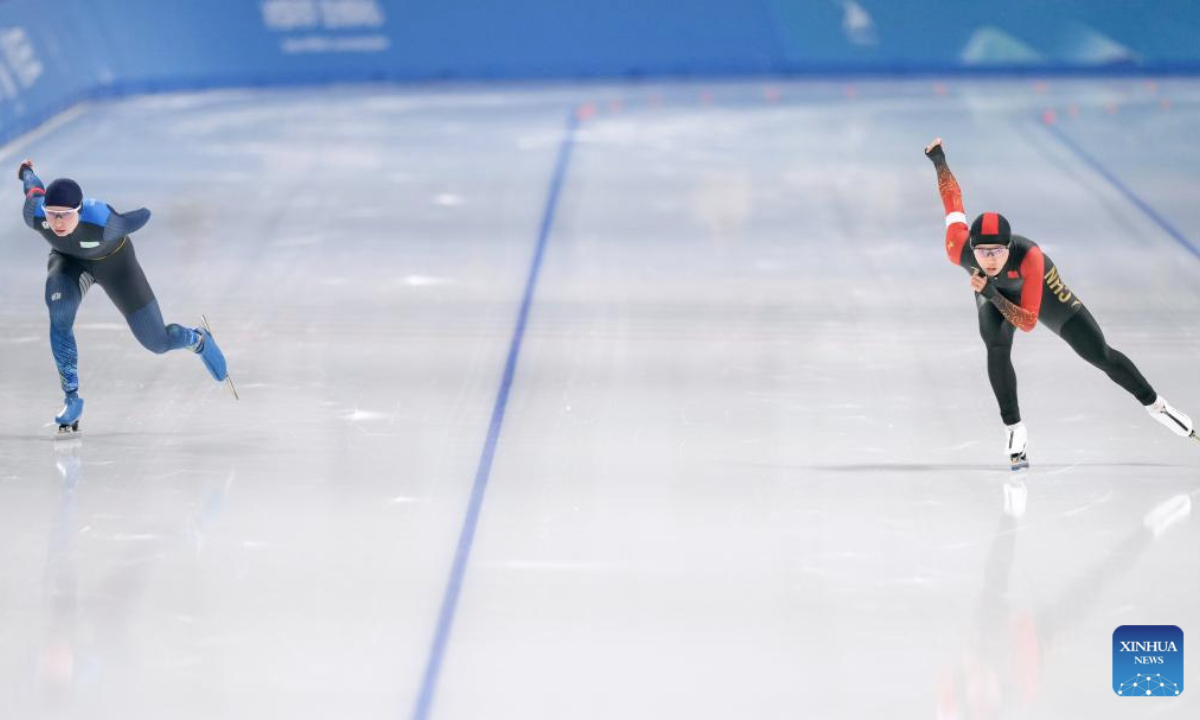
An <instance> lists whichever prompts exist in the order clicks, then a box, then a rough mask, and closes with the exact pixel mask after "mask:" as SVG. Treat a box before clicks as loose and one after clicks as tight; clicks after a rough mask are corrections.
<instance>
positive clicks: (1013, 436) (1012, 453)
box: [1005, 422, 1029, 472]
mask: <svg viewBox="0 0 1200 720" xmlns="http://www.w3.org/2000/svg"><path fill="white" fill-rule="evenodd" d="M1005 432H1006V434H1007V436H1008V446H1007V448H1006V450H1007V452H1008V461H1009V464H1010V465H1011V467H1012V471H1013V472H1017V471H1018V470H1024V469H1026V468H1028V467H1029V458H1028V457H1027V456H1026V455H1025V448H1026V446H1028V445H1029V432H1028V431H1027V430H1026V429H1025V423H1023V422H1019V423H1017V424H1016V425H1009V426H1007V427H1006V428H1005Z"/></svg>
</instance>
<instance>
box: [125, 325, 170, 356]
mask: <svg viewBox="0 0 1200 720" xmlns="http://www.w3.org/2000/svg"><path fill="white" fill-rule="evenodd" d="M134 336H135V337H137V339H138V342H140V343H141V344H142V347H144V348H146V349H147V350H149V351H150V352H152V353H154V354H155V355H162V354H163V353H165V352H167V351H168V350H170V349H171V339H170V337H168V336H167V331H166V328H163V329H162V331H161V332H157V333H154V332H144V331H143V332H135V333H134Z"/></svg>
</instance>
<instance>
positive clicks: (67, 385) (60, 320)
mask: <svg viewBox="0 0 1200 720" xmlns="http://www.w3.org/2000/svg"><path fill="white" fill-rule="evenodd" d="M47 270H48V273H47V276H46V308H47V309H48V310H49V312H50V350H51V352H53V353H54V362H55V364H57V365H58V377H59V381H60V382H61V383H62V389H63V392H64V393H65V394H68V395H70V394H73V393H75V392H77V391H78V390H79V367H78V365H79V349H78V347H77V346H76V344H75V329H74V328H75V314H76V313H77V312H78V310H79V305H80V303H82V302H83V296H84V294H85V293H86V292H87V289H88V287H89V286H90V285H91V276H90V275H89V274H88V273H87V272H86V271H85V270H84V268H83V266H82V265H80V264H79V263H77V262H75V261H73V260H71V259H70V258H68V257H66V256H65V255H61V254H59V253H57V252H53V253H51V254H50V262H49V266H48V268H47Z"/></svg>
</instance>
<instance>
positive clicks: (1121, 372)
mask: <svg viewBox="0 0 1200 720" xmlns="http://www.w3.org/2000/svg"><path fill="white" fill-rule="evenodd" d="M1058 334H1059V336H1060V337H1061V338H1062V339H1063V340H1066V341H1067V344H1068V345H1070V346H1071V348H1072V349H1073V350H1075V352H1076V353H1078V354H1079V356H1080V357H1081V358H1083V359H1084V360H1087V361H1088V362H1089V363H1091V364H1092V365H1095V366H1096V367H1098V368H1100V369H1101V370H1103V371H1104V372H1105V373H1106V374H1107V375H1108V377H1110V378H1111V379H1112V381H1113V382H1115V383H1116V384H1118V385H1120V386H1121V387H1123V388H1125V390H1127V391H1128V392H1129V393H1130V394H1131V395H1133V396H1134V397H1135V398H1137V399H1138V402H1140V403H1141V404H1142V405H1151V404H1153V403H1154V401H1155V399H1156V398H1157V397H1158V394H1157V393H1155V392H1154V388H1152V387H1150V383H1148V382H1146V378H1144V377H1142V374H1141V373H1140V372H1138V369H1137V367H1136V366H1135V365H1134V364H1133V363H1132V362H1131V361H1130V360H1129V358H1127V357H1125V355H1124V354H1122V353H1120V352H1118V351H1117V350H1114V349H1112V348H1111V347H1109V346H1108V343H1107V342H1106V341H1105V339H1104V333H1103V331H1101V330H1100V326H1099V325H1098V324H1096V320H1095V318H1093V317H1092V314H1091V313H1090V312H1088V310H1087V308H1081V309H1080V310H1079V312H1078V313H1077V314H1076V315H1075V317H1073V318H1071V319H1070V320H1068V321H1067V322H1066V324H1065V325H1063V327H1062V329H1061V330H1059V333H1058Z"/></svg>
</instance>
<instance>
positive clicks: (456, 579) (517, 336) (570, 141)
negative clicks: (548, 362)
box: [412, 112, 579, 720]
mask: <svg viewBox="0 0 1200 720" xmlns="http://www.w3.org/2000/svg"><path fill="white" fill-rule="evenodd" d="M578 124H579V121H578V119H577V117H576V115H575V113H574V112H572V113H571V114H570V117H569V118H568V119H567V126H566V129H565V130H564V131H563V138H562V141H561V143H560V145H559V148H558V163H557V164H556V165H555V167H554V175H553V177H552V178H551V180H550V188H549V190H548V191H547V197H546V207H545V210H544V212H543V213H542V226H541V230H540V231H539V232H538V240H537V247H536V249H535V250H534V253H533V260H532V261H531V262H530V264H529V277H528V278H527V279H526V281H525V294H524V296H523V297H522V298H521V309H520V310H519V311H518V312H517V323H516V326H515V327H514V328H513V334H512V341H511V342H510V343H509V346H508V359H507V360H505V362H504V377H503V378H502V379H501V380H500V389H499V390H498V391H497V392H496V404H495V405H493V406H492V422H491V424H490V425H489V426H488V434H487V440H486V441H484V444H483V452H482V454H481V455H480V457H479V467H478V468H477V469H476V470H475V484H474V485H473V486H472V488H471V500H470V502H469V503H468V504H467V514H466V517H465V518H463V524H462V530H461V531H460V532H459V535H458V548H457V549H456V550H455V552H454V565H453V566H452V567H451V568H450V579H449V581H448V582H447V583H446V592H445V594H443V595H442V609H441V612H439V613H438V621H437V630H436V631H435V632H434V635H433V644H432V645H431V647H430V648H429V659H428V661H427V663H426V665H425V677H424V679H423V680H422V681H421V693H420V695H419V696H418V697H417V704H416V707H415V708H414V709H413V715H412V716H413V719H414V720H427V718H428V717H429V713H430V710H431V709H432V707H433V696H434V692H435V691H436V690H437V682H438V674H439V673H440V672H441V669H442V659H443V658H444V657H445V654H446V644H447V643H448V642H449V640H450V629H451V626H452V625H453V624H454V611H455V609H456V608H457V607H458V598H459V595H461V594H462V586H463V575H464V574H465V573H466V570H467V561H468V560H469V559H470V557H471V545H472V543H473V542H474V540H475V527H476V526H477V525H478V524H479V513H480V510H481V509H482V508H483V496H484V493H485V492H486V491H487V484H488V478H489V476H490V475H491V472H492V459H493V458H494V457H495V455H496V444H497V442H499V440H500V430H501V428H502V427H503V425H504V410H505V407H507V405H508V393H509V391H510V390H511V389H512V383H513V376H514V375H515V374H516V371H517V358H518V357H519V356H520V354H521V340H522V339H523V338H524V336H525V324H526V323H527V322H528V320H529V307H530V305H532V304H533V292H534V290H535V289H536V287H537V281H538V274H539V273H540V272H541V269H542V258H543V256H544V255H545V253H546V242H547V240H549V238H550V229H551V228H552V227H553V225H554V214H555V211H556V210H557V208H558V196H559V193H560V191H561V190H562V186H563V180H564V178H565V177H566V174H567V163H568V161H569V160H570V158H571V149H572V148H573V147H574V145H575V129H576V127H577V126H578Z"/></svg>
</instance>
